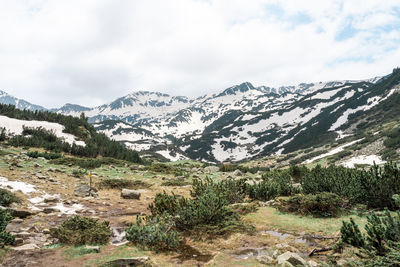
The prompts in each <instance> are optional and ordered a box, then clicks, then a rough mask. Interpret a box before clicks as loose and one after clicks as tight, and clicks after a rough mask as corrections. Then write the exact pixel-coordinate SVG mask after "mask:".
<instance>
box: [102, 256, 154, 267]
mask: <svg viewBox="0 0 400 267" xmlns="http://www.w3.org/2000/svg"><path fill="white" fill-rule="evenodd" d="M149 260H150V258H149V257H132V258H120V259H115V260H112V261H109V262H107V263H106V265H107V266H118V267H125V266H126V267H128V266H143V265H145V264H146V263H147V262H148V261H149Z"/></svg>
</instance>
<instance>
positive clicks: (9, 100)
mask: <svg viewBox="0 0 400 267" xmlns="http://www.w3.org/2000/svg"><path fill="white" fill-rule="evenodd" d="M0 103H1V104H6V105H14V106H16V108H18V109H26V110H30V111H35V110H45V108H44V107H42V106H39V105H34V104H31V103H29V102H28V101H25V100H22V99H19V98H16V97H13V96H11V95H9V94H7V93H6V92H4V91H1V90H0Z"/></svg>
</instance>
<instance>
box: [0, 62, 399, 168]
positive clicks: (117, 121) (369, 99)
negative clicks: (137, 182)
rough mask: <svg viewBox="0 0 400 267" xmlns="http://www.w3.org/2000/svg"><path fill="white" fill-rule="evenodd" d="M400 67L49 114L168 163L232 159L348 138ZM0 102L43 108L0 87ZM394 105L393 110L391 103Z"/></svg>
mask: <svg viewBox="0 0 400 267" xmlns="http://www.w3.org/2000/svg"><path fill="white" fill-rule="evenodd" d="M399 84H400V70H399V69H394V70H393V72H392V73H391V74H389V75H386V76H384V77H376V78H372V79H367V80H360V81H349V80H344V81H331V82H318V83H302V84H299V85H297V86H286V87H279V88H272V87H267V86H259V87H255V86H253V85H252V84H251V83H249V82H245V83H242V84H240V85H235V86H232V87H230V88H227V89H225V90H223V91H221V92H219V93H215V94H209V95H204V96H201V97H198V98H189V97H184V96H170V95H168V94H163V93H158V92H149V91H138V92H133V93H131V94H128V95H126V96H123V97H120V98H117V99H116V100H114V101H112V102H110V103H108V104H104V105H101V106H97V107H93V108H90V107H84V106H80V105H74V104H66V105H64V106H63V107H61V108H56V109H51V110H50V111H52V112H56V113H61V114H64V115H72V116H80V114H81V113H82V112H83V113H84V114H85V116H86V117H88V120H89V122H91V123H93V124H94V126H95V128H96V129H97V130H98V131H101V132H103V133H105V134H106V135H107V136H109V137H111V138H113V139H115V140H117V141H120V142H123V143H124V144H125V145H127V146H128V147H129V148H132V149H134V150H137V151H141V153H142V155H146V154H151V155H155V154H157V155H158V156H161V157H162V158H165V159H169V160H178V159H184V158H191V159H196V160H202V161H206V162H214V163H215V162H227V161H229V162H234V161H241V160H247V159H254V158H259V157H263V156H268V155H281V154H287V153H290V152H294V151H298V150H300V149H307V148H310V147H313V146H317V145H321V144H324V143H326V142H330V141H335V140H338V139H341V138H344V137H346V136H348V135H354V134H355V133H354V129H353V128H354V127H353V128H352V127H350V126H349V121H350V120H354V119H355V118H358V117H360V118H361V117H362V115H363V114H365V113H366V112H367V111H371V110H373V109H374V108H375V107H376V106H377V105H378V104H381V103H384V102H385V101H390V99H391V98H392V97H393V96H394V95H398V92H399V87H400V85H399ZM0 103H6V104H13V105H16V106H17V108H20V109H29V110H45V108H43V107H41V106H38V105H34V104H31V103H29V102H27V101H25V100H21V99H17V98H15V97H13V96H10V95H8V94H6V93H5V92H3V91H0ZM394 108H396V107H394Z"/></svg>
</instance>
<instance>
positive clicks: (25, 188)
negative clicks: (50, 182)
mask: <svg viewBox="0 0 400 267" xmlns="http://www.w3.org/2000/svg"><path fill="white" fill-rule="evenodd" d="M0 187H2V188H5V189H10V190H11V191H12V192H15V191H21V192H22V193H24V194H29V193H33V192H36V189H35V186H34V185H31V184H27V183H24V182H20V181H9V180H8V179H7V178H5V177H0Z"/></svg>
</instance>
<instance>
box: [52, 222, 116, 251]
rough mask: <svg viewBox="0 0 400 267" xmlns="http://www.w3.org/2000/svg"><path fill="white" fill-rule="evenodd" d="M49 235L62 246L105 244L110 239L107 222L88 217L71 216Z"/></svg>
mask: <svg viewBox="0 0 400 267" xmlns="http://www.w3.org/2000/svg"><path fill="white" fill-rule="evenodd" d="M50 234H51V235H52V236H53V237H55V238H57V239H58V240H59V241H60V242H61V243H63V244H71V245H85V244H105V243H107V242H108V240H109V239H110V237H111V230H110V227H109V222H108V221H104V222H99V221H98V220H97V219H92V218H89V217H81V216H72V217H69V218H68V219H66V220H65V221H64V222H63V223H62V224H61V225H60V226H59V227H58V228H55V229H52V230H51V231H50Z"/></svg>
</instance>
